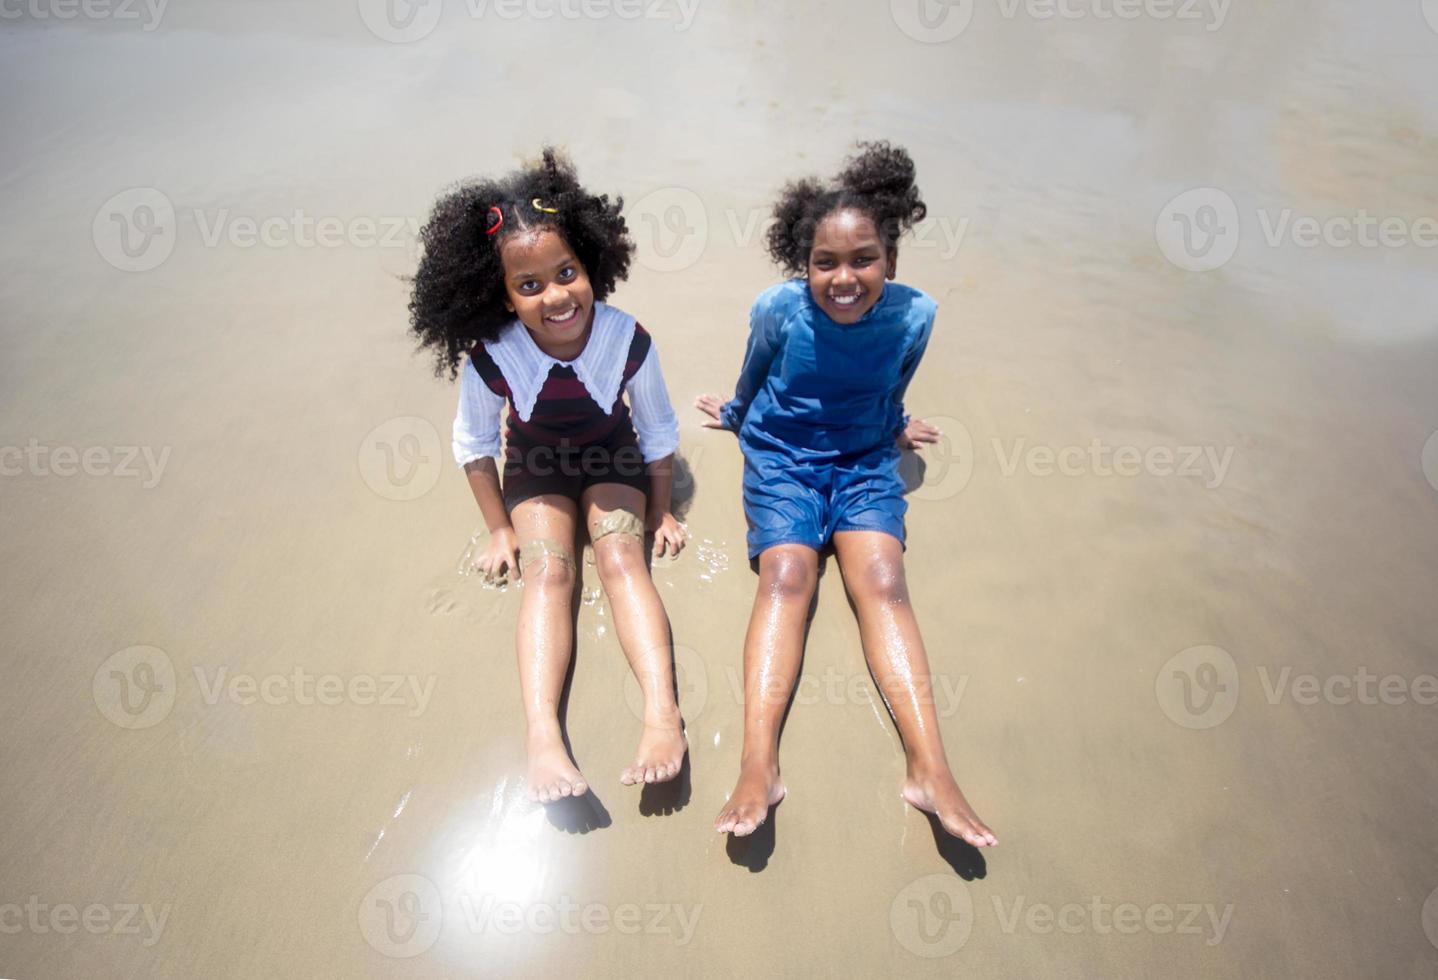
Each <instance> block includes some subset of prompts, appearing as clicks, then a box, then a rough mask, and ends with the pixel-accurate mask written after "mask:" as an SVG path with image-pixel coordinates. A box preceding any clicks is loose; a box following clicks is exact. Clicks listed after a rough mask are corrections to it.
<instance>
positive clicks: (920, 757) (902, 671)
mask: <svg viewBox="0 0 1438 980" xmlns="http://www.w3.org/2000/svg"><path fill="white" fill-rule="evenodd" d="M834 550H835V552H836V553H837V555H838V558H839V570H840V571H841V572H842V573H843V575H844V586H845V588H847V589H848V590H849V597H850V598H851V599H852V600H853V602H854V607H855V609H857V610H858V615H859V633H860V635H861V636H862V637H863V642H864V655H865V656H866V657H867V658H868V661H869V669H870V670H871V671H873V673H874V679H875V681H876V682H877V683H878V685H879V691H880V693H881V694H883V696H884V700H885V701H886V702H887V703H888V705H889V710H890V711H891V712H892V713H893V715H894V720H895V722H896V723H897V724H898V726H899V737H900V738H902V739H903V741H904V754H905V755H906V756H907V758H908V778H907V779H906V780H905V782H904V799H905V800H907V801H908V802H909V803H911V804H913V805H914V806H916V807H918V808H919V809H920V810H923V811H925V812H927V813H932V814H934V815H935V816H937V817H938V818H939V822H940V823H941V824H943V827H944V829H945V830H947V831H948V832H949V833H951V834H953V835H954V836H955V837H960V838H962V839H964V840H966V841H968V842H969V843H970V844H972V845H974V846H975V847H992V846H993V845H995V844H997V843H998V842H999V841H998V838H997V837H995V836H994V834H993V831H991V830H989V828H988V827H986V826H984V822H983V821H982V820H980V819H979V818H978V815H977V814H975V813H974V811H973V809H972V808H971V807H970V806H969V803H968V800H966V799H964V794H963V793H961V792H960V791H959V785H958V783H956V782H955V781H954V776H953V773H952V772H951V771H950V769H949V761H948V758H947V756H946V755H945V754H944V743H943V739H942V738H941V737H940V735H939V718H938V714H937V712H936V711H935V710H934V697H933V689H934V685H933V676H932V674H931V673H930V671H929V656H928V653H927V652H925V650H924V640H923V637H921V636H920V635H919V622H918V620H917V619H916V618H915V616H914V607H913V605H912V604H911V603H910V601H909V586H908V582H907V580H906V579H905V577H904V552H903V546H902V545H901V544H900V543H899V540H898V539H897V538H895V537H893V536H892V535H889V534H884V533H882V532H879V531H840V532H838V533H836V534H835V535H834Z"/></svg>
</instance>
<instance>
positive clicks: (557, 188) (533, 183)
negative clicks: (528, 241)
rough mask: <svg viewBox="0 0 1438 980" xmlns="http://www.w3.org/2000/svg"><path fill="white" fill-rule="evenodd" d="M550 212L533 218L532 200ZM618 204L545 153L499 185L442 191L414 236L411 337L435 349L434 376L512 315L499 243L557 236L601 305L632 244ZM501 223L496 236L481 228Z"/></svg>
mask: <svg viewBox="0 0 1438 980" xmlns="http://www.w3.org/2000/svg"><path fill="white" fill-rule="evenodd" d="M536 199H537V200H538V202H539V204H540V205H542V206H543V207H544V208H552V209H553V211H554V213H552V214H551V213H549V212H548V211H541V210H540V209H539V208H538V207H536V206H535V203H534V202H535V201H536ZM623 206H624V199H623V198H621V197H616V198H615V199H614V200H613V201H610V199H609V197H608V195H606V194H600V195H597V196H596V195H594V194H590V193H589V192H588V191H586V190H585V189H584V188H583V187H582V186H581V185H580V183H579V178H578V176H577V175H576V174H575V172H574V165H573V164H571V163H570V162H569V160H568V159H566V158H565V157H564V156H562V155H561V154H560V153H559V152H558V151H556V150H555V149H554V148H553V147H548V146H546V147H545V148H544V153H543V157H542V159H541V160H540V162H539V163H537V164H534V165H532V166H528V167H523V168H521V169H519V170H516V171H514V172H512V173H510V174H508V175H507V176H505V177H503V178H502V179H498V180H493V179H485V180H471V181H466V182H463V183H461V184H458V185H456V186H454V187H453V188H451V189H449V190H447V191H446V192H445V193H444V194H443V195H442V196H441V197H440V199H439V200H438V201H437V202H436V203H435V206H434V210H433V212H431V214H430V217H429V221H427V222H426V223H425V226H424V228H423V229H421V230H420V244H421V245H422V246H423V254H422V256H421V258H420V261H419V269H418V271H417V272H416V273H415V275H414V277H413V279H412V280H411V282H412V283H413V291H412V292H411V294H410V301H409V313H410V333H411V334H412V335H413V336H414V337H415V338H416V339H417V340H418V342H419V348H420V349H423V348H425V347H428V348H431V349H432V350H433V352H434V360H435V365H434V373H435V375H436V376H442V375H444V374H446V373H448V375H449V377H450V379H451V380H453V379H454V378H455V376H456V375H457V374H458V373H459V365H460V362H461V360H462V359H463V355H464V354H465V353H467V352H468V351H469V350H470V348H471V347H473V345H474V344H475V343H476V342H477V341H482V340H494V339H495V338H496V337H498V336H499V331H500V329H501V328H502V327H503V326H504V325H505V324H507V323H509V322H510V321H511V320H513V319H514V314H513V313H511V312H509V310H508V309H506V308H505V305H504V303H505V299H506V297H507V293H506V291H505V287H504V265H503V263H502V262H501V261H500V255H499V249H500V246H501V245H502V244H503V243H504V241H505V239H506V238H508V237H509V236H510V235H513V234H516V233H518V232H524V231H531V230H533V229H535V228H538V227H541V226H549V227H552V228H553V229H554V230H555V231H556V232H558V233H559V234H560V235H561V236H563V238H564V241H565V242H566V243H567V244H568V245H569V247H570V248H571V249H572V250H573V251H574V256H575V258H577V259H578V260H579V262H580V264H581V265H583V266H584V271H585V273H586V274H587V275H588V276H589V282H590V284H591V285H592V286H593V288H594V299H595V301H596V302H597V301H601V300H603V299H604V298H605V297H607V296H608V295H609V294H610V292H612V291H613V289H614V286H615V284H616V283H619V282H621V281H623V280H624V279H625V277H627V276H628V275H629V261H630V259H631V258H632V256H633V254H634V243H633V242H632V241H630V239H629V229H628V226H627V225H626V224H625V223H624V218H623V217H622V216H621V214H620V210H621V208H622V207H623ZM496 209H497V212H498V215H500V216H502V218H503V220H502V222H499V229H498V230H497V231H496V232H495V233H494V234H488V233H487V232H488V230H489V229H490V228H491V227H493V226H494V225H495V224H496V223H497V217H496Z"/></svg>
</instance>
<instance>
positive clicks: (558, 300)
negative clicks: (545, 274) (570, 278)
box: [544, 282, 570, 310]
mask: <svg viewBox="0 0 1438 980" xmlns="http://www.w3.org/2000/svg"><path fill="white" fill-rule="evenodd" d="M569 305H570V303H569V290H567V289H565V288H564V287H563V286H562V285H560V284H559V283H557V282H552V283H550V284H549V288H548V289H546V290H545V291H544V308H545V309H547V310H562V309H565V308H566V307H568V306H569Z"/></svg>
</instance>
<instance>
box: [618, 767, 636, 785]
mask: <svg viewBox="0 0 1438 980" xmlns="http://www.w3.org/2000/svg"><path fill="white" fill-rule="evenodd" d="M619 781H620V782H621V783H623V784H624V785H625V786H633V785H634V770H633V769H632V768H631V769H626V770H624V771H623V772H622V773H620V774H619Z"/></svg>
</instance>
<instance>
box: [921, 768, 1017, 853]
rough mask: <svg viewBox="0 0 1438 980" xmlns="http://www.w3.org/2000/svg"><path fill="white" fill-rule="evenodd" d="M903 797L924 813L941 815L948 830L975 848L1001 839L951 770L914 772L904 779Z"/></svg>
mask: <svg viewBox="0 0 1438 980" xmlns="http://www.w3.org/2000/svg"><path fill="white" fill-rule="evenodd" d="M904 799H905V800H907V801H908V802H909V803H910V804H912V805H913V806H915V807H918V808H919V809H920V810H923V811H924V812H925V813H932V814H933V815H934V816H936V817H938V818H939V823H940V824H942V825H943V828H944V829H945V830H947V831H948V832H949V833H951V834H953V835H954V836H955V837H958V838H959V839H961V840H965V841H968V842H969V843H970V844H972V845H974V846H975V847H993V846H994V845H996V844H997V843H998V842H999V839H998V838H997V837H995V836H994V832H993V831H992V830H990V829H989V828H988V827H986V826H985V825H984V822H983V821H982V820H980V819H979V815H978V814H976V813H975V812H974V810H973V807H971V806H969V801H968V800H966V799H964V794H963V793H961V792H960V791H959V784H958V783H956V782H954V777H953V774H952V773H950V772H949V770H948V769H945V768H940V769H938V770H936V771H934V772H932V773H925V772H922V771H912V772H910V774H909V778H908V779H906V780H904Z"/></svg>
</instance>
